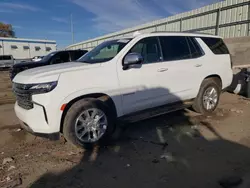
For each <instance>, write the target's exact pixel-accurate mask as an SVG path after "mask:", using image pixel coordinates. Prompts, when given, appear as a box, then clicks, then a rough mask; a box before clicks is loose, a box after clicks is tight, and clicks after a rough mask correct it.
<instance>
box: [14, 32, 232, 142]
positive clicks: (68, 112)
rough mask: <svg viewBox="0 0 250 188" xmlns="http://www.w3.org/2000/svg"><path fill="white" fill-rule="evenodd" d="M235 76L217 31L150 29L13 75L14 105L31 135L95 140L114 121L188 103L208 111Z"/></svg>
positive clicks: (107, 135) (135, 118)
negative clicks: (68, 60) (61, 61)
mask: <svg viewBox="0 0 250 188" xmlns="http://www.w3.org/2000/svg"><path fill="white" fill-rule="evenodd" d="M232 78H233V73H232V64H231V58H230V54H229V51H228V48H227V47H226V45H225V44H224V42H223V40H222V38H220V37H218V36H211V35H206V34H192V33H150V34H141V35H138V36H136V37H134V38H124V39H116V40H111V41H105V42H104V43H102V44H100V45H98V46H97V47H96V48H94V49H93V50H91V51H90V52H89V53H87V54H86V55H84V56H82V57H81V58H80V59H78V60H77V61H76V62H71V63H65V64H62V65H52V66H46V67H41V68H36V69H31V70H27V71H24V72H22V73H20V74H18V75H17V76H16V77H15V79H14V80H13V90H14V92H15V94H16V96H17V102H16V104H15V112H16V115H17V117H18V118H19V119H20V120H21V122H23V123H22V126H23V127H24V128H25V129H26V130H28V131H30V132H32V133H34V134H35V135H39V136H45V137H51V138H57V139H58V138H59V135H60V133H62V134H63V135H64V137H65V138H66V140H68V141H69V142H71V143H73V144H75V145H79V146H87V147H88V146H94V145H96V144H99V143H103V142H105V141H106V140H107V139H108V138H110V137H111V134H112V133H113V131H114V129H115V126H116V122H119V121H125V122H126V123H127V122H135V121H138V120H142V119H146V118H149V117H154V116H157V115H159V114H163V113H168V112H172V111H176V110H180V109H183V108H187V107H190V106H192V107H193V109H194V110H195V111H196V112H198V113H201V114H211V113H212V112H213V111H214V110H215V109H216V107H217V105H218V103H219V99H220V94H221V92H222V91H223V90H224V89H225V88H227V87H228V86H229V85H230V84H231V82H232Z"/></svg>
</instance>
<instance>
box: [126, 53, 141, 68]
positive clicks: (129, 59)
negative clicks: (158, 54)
mask: <svg viewBox="0 0 250 188" xmlns="http://www.w3.org/2000/svg"><path fill="white" fill-rule="evenodd" d="M142 61H143V57H142V56H141V54H139V53H129V54H127V55H126V56H125V58H124V61H123V70H126V69H128V68H129V67H131V66H132V65H141V64H142Z"/></svg>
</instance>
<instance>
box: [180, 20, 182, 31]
mask: <svg viewBox="0 0 250 188" xmlns="http://www.w3.org/2000/svg"><path fill="white" fill-rule="evenodd" d="M180 32H182V18H181V19H180Z"/></svg>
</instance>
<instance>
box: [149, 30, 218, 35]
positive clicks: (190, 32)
mask: <svg viewBox="0 0 250 188" xmlns="http://www.w3.org/2000/svg"><path fill="white" fill-rule="evenodd" d="M151 33H189V34H199V35H211V36H216V35H213V34H210V33H201V32H195V31H193V32H192V31H153V32H151Z"/></svg>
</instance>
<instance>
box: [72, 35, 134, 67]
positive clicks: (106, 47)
mask: <svg viewBox="0 0 250 188" xmlns="http://www.w3.org/2000/svg"><path fill="white" fill-rule="evenodd" d="M129 41H131V38H126V39H119V40H111V41H106V42H103V43H102V44H100V45H98V46H97V47H95V48H94V49H93V50H91V51H90V52H88V53H87V54H85V55H84V56H82V57H81V58H80V59H78V60H77V61H80V62H84V63H102V62H105V61H109V60H111V59H113V58H114V57H115V56H116V55H117V54H118V53H119V52H120V51H121V50H122V49H123V48H124V47H125V46H126V45H127V44H128V43H129Z"/></svg>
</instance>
